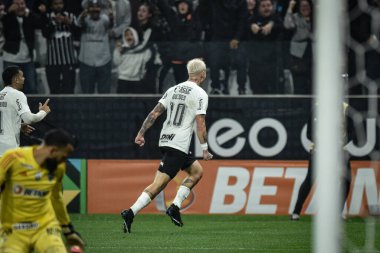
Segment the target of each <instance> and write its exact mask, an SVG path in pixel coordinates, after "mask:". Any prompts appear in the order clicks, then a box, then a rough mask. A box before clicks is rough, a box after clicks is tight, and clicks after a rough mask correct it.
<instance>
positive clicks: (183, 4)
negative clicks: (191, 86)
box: [157, 0, 202, 93]
mask: <svg viewBox="0 0 380 253" xmlns="http://www.w3.org/2000/svg"><path fill="white" fill-rule="evenodd" d="M174 3H175V7H176V8H175V10H174V9H173V8H172V6H171V5H170V4H169V1H168V0H159V1H157V6H158V8H159V10H160V11H161V13H162V15H163V16H164V17H165V18H166V20H167V22H168V24H169V26H170V32H169V34H168V39H169V43H168V44H169V46H170V50H169V52H168V60H169V62H168V69H170V68H172V69H173V72H174V78H175V82H176V83H181V82H184V81H185V80H187V78H188V74H187V69H186V64H187V62H188V61H189V60H191V59H193V58H200V57H201V56H202V46H201V33H202V24H201V20H200V17H199V15H198V12H197V11H194V10H193V3H192V1H190V0H176V1H175V2H174ZM161 74H162V72H161V73H160V75H161ZM160 79H161V76H160ZM162 90H163V87H162V83H160V86H159V92H160V93H161V92H162Z"/></svg>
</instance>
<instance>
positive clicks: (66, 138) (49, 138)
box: [44, 129, 76, 148]
mask: <svg viewBox="0 0 380 253" xmlns="http://www.w3.org/2000/svg"><path fill="white" fill-rule="evenodd" d="M44 143H45V145H47V146H56V147H59V148H63V147H66V146H67V145H68V144H71V145H73V146H75V144H76V141H75V136H73V135H71V134H69V133H68V132H66V131H65V130H63V129H52V130H49V131H48V132H46V134H45V137H44Z"/></svg>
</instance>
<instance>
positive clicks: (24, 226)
mask: <svg viewBox="0 0 380 253" xmlns="http://www.w3.org/2000/svg"><path fill="white" fill-rule="evenodd" d="M39 226H40V225H39V224H38V223H37V222H20V223H15V224H13V229H14V230H32V229H36V228H38V227H39Z"/></svg>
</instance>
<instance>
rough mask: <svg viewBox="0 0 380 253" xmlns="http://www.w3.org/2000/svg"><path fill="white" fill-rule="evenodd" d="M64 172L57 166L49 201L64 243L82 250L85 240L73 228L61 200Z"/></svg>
mask: <svg viewBox="0 0 380 253" xmlns="http://www.w3.org/2000/svg"><path fill="white" fill-rule="evenodd" d="M64 173H65V169H64V168H63V167H59V168H58V169H57V171H56V176H57V183H56V184H55V185H54V188H53V192H52V195H51V202H52V205H53V208H54V212H55V216H56V218H57V220H58V221H59V223H60V224H61V227H62V232H63V235H64V236H65V238H66V244H67V245H68V246H69V247H72V246H79V247H80V248H81V249H82V250H83V249H84V246H85V242H84V240H83V239H82V236H81V235H80V234H79V233H78V232H77V231H76V230H75V229H74V226H73V224H72V223H71V221H70V217H69V214H68V212H67V209H66V205H65V203H64V201H63V193H62V189H63V188H62V180H63V175H64Z"/></svg>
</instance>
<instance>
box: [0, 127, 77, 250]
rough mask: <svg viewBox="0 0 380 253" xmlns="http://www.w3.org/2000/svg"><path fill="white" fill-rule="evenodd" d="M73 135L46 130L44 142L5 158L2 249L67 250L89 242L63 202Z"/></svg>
mask: <svg viewBox="0 0 380 253" xmlns="http://www.w3.org/2000/svg"><path fill="white" fill-rule="evenodd" d="M73 150H74V140H73V138H72V136H71V135H70V134H68V133H67V132H65V131H63V130H59V129H54V130H50V131H49V132H47V133H46V135H45V137H44V140H43V143H42V144H41V145H40V146H30V147H23V148H17V149H11V150H8V151H7V152H5V153H4V155H3V156H2V158H1V159H0V185H3V191H2V192H1V216H0V221H1V229H0V253H29V252H33V250H34V252H38V253H50V252H52V253H53V252H54V253H61V252H62V253H66V252H67V250H66V247H65V244H64V242H63V240H62V236H61V233H62V232H63V233H64V235H65V237H66V242H67V244H68V246H71V245H78V246H80V247H81V248H82V249H83V247H84V242H83V240H82V238H81V237H80V235H79V234H78V233H77V232H76V231H75V230H74V228H73V226H72V225H71V223H70V218H69V215H68V213H67V210H66V206H65V204H64V202H63V196H62V180H63V176H64V174H65V171H66V164H65V161H66V159H67V157H68V155H69V154H70V153H71V152H72V151H73Z"/></svg>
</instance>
